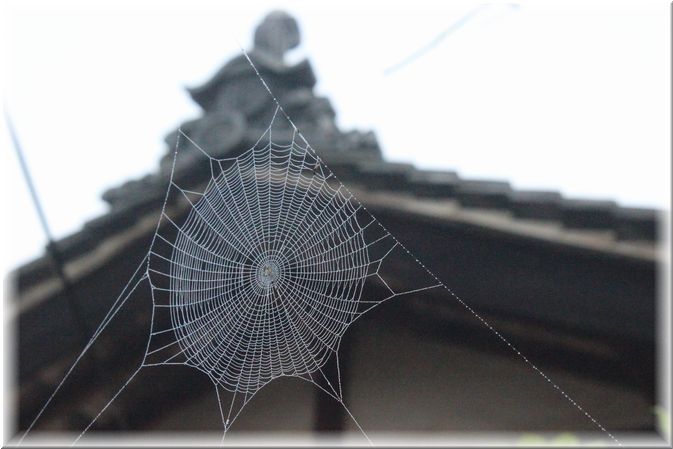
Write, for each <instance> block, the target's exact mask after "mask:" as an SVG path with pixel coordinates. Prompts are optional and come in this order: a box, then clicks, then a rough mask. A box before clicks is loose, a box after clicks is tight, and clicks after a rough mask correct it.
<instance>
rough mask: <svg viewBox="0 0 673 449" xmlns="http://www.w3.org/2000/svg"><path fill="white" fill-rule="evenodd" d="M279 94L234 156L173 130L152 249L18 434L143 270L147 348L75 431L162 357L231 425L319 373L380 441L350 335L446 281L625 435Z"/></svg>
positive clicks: (319, 380) (319, 382) (321, 384)
mask: <svg viewBox="0 0 673 449" xmlns="http://www.w3.org/2000/svg"><path fill="white" fill-rule="evenodd" d="M242 51H243V53H244V55H246V56H247V53H245V50H243V49H242ZM248 61H249V62H250V64H251V65H252V67H253V68H255V66H254V64H253V63H252V61H251V60H250V59H249V58H248ZM255 71H256V68H255ZM257 75H258V76H259V79H260V82H261V83H262V84H263V85H264V86H265V87H266V89H267V90H268V91H269V94H270V95H271V96H272V97H273V93H272V92H271V90H270V89H269V87H268V85H267V84H266V83H265V82H264V80H263V78H262V77H261V76H260V75H259V72H257ZM273 99H274V101H275V102H276V105H277V107H276V109H275V113H274V115H273V119H272V120H271V123H270V125H269V127H268V128H267V129H266V130H265V132H264V133H263V134H262V136H261V137H260V139H259V140H258V141H257V142H256V144H255V145H253V146H252V147H251V148H250V149H249V150H248V151H246V152H244V153H243V154H241V155H240V156H238V157H235V158H220V159H218V158H215V157H212V156H211V155H210V154H209V153H208V152H207V149H204V148H201V147H200V146H199V145H197V144H196V143H195V142H194V141H192V140H191V139H190V138H189V137H188V136H187V135H185V134H184V133H182V132H181V131H180V132H179V133H178V142H177V144H176V148H175V155H174V162H173V169H172V171H171V176H170V184H169V188H168V191H167V194H166V199H165V201H164V204H163V206H162V210H161V218H160V220H159V222H158V223H157V228H156V232H155V234H154V237H153V240H152V244H151V247H150V250H149V252H148V254H147V255H146V257H145V258H144V259H143V260H142V261H141V263H140V265H139V266H138V268H137V269H136V272H135V273H134V274H133V276H132V277H131V279H130V280H129V282H128V283H127V285H126V286H125V287H124V289H123V290H122V292H121V294H120V295H119V297H118V298H117V300H116V301H115V302H114V303H113V305H112V307H111V308H110V310H109V312H108V313H107V315H106V316H105V317H104V319H103V320H102V322H101V323H100V325H99V327H98V328H97V329H96V331H95V332H94V334H93V336H92V338H91V340H90V341H89V343H88V344H87V345H86V346H85V348H84V349H83V351H82V352H81V353H80V354H79V356H78V357H77V358H76V360H75V362H74V363H73V364H72V365H71V367H70V368H69V369H68V371H67V372H66V374H65V376H64V377H63V379H62V380H61V382H60V383H59V384H58V385H57V387H56V389H55V390H54V392H53V393H52V395H51V396H50V397H49V398H48V400H47V401H46V402H45V404H44V405H43V407H42V408H41V410H40V411H39V412H38V414H37V416H36V417H35V418H34V420H33V421H32V422H31V424H30V425H29V427H28V429H27V430H26V431H25V432H24V434H23V435H22V437H21V438H20V440H19V442H18V444H21V443H22V442H23V440H24V438H25V437H26V436H27V435H28V434H29V433H30V431H31V430H32V428H33V427H34V425H35V424H36V422H37V421H38V420H39V419H40V417H41V416H42V415H43V413H44V412H45V410H46V409H47V407H48V406H49V404H50V403H51V402H52V400H53V398H54V397H55V395H56V394H57V393H58V391H59V390H60V389H61V387H62V386H63V384H64V383H65V381H66V380H67V379H68V377H69V376H70V375H71V373H72V372H73V370H74V369H75V367H76V366H77V365H78V363H79V362H80V360H81V359H82V358H83V356H84V355H85V354H86V353H87V352H88V351H89V349H90V348H91V346H92V345H93V344H94V343H95V341H96V340H97V338H98V337H99V336H100V334H101V333H102V332H103V331H104V330H105V328H106V327H107V325H108V324H109V323H110V322H111V321H112V319H113V318H114V317H115V315H116V314H117V313H118V312H119V310H120V309H121V308H122V307H123V306H124V305H125V304H126V302H127V301H128V299H129V298H130V297H131V296H132V295H133V294H134V292H135V291H136V290H137V289H138V287H139V286H140V285H141V284H142V283H143V282H147V283H148V284H149V285H150V287H151V289H150V290H151V294H152V301H153V311H152V324H151V329H150V335H149V339H148V343H147V348H146V351H145V354H144V356H143V361H142V363H141V364H140V366H138V367H137V369H136V370H135V371H134V372H133V373H132V374H131V375H130V377H129V378H128V379H127V380H126V381H125V383H124V384H123V385H122V386H121V387H120V388H119V390H117V392H116V393H115V394H114V395H113V396H112V398H111V399H110V400H109V401H108V402H107V403H106V404H105V405H104V406H103V407H102V409H101V410H100V411H99V412H98V414H97V415H96V416H95V417H94V418H93V419H92V421H91V422H90V423H89V425H88V426H87V427H86V428H85V429H84V430H83V431H82V432H81V433H80V434H79V436H78V437H77V438H76V440H75V441H74V443H73V444H76V443H77V442H78V441H79V440H80V439H81V438H82V436H83V435H84V434H85V433H86V432H87V431H88V430H89V429H90V428H91V427H92V426H93V425H94V424H95V422H96V421H97V420H98V418H99V417H100V416H101V415H102V414H103V413H104V412H105V410H106V409H107V408H108V407H109V406H110V405H111V404H112V403H113V402H114V400H115V399H116V398H117V397H118V396H119V395H120V394H121V393H122V391H124V389H125V388H126V386H128V384H129V383H130V382H131V381H132V380H133V379H134V378H135V376H136V375H137V374H138V373H139V372H140V371H141V370H142V369H143V368H145V367H149V366H163V365H186V366H190V367H194V368H196V369H198V370H200V371H201V372H203V373H204V374H205V375H207V376H208V378H209V379H210V380H211V382H212V383H213V385H214V387H215V391H216V395H217V400H218V404H219V411H220V413H221V417H222V424H223V428H224V432H223V437H222V438H223V439H224V436H226V433H227V431H228V430H229V429H230V428H231V426H232V424H233V423H234V421H235V420H236V418H237V417H238V416H239V415H240V413H241V412H242V410H243V409H244V407H245V406H246V405H247V404H248V403H249V402H250V400H251V399H252V398H253V397H254V396H255V394H256V393H257V392H258V391H259V390H260V389H262V388H263V387H264V386H265V385H267V384H269V383H270V382H271V381H272V380H274V379H276V378H279V377H283V376H285V377H295V378H299V379H303V380H306V381H308V382H311V383H313V384H314V385H316V386H317V387H318V388H319V389H321V390H322V391H323V392H325V393H326V394H328V395H329V396H331V397H332V398H334V399H335V400H336V401H337V402H339V403H340V404H341V405H342V406H343V407H344V410H345V411H346V412H347V413H348V415H349V416H350V417H351V418H352V419H353V421H354V423H355V424H356V425H357V427H358V428H359V429H360V431H361V432H362V434H363V435H364V436H365V438H367V440H368V441H369V442H370V443H371V441H370V440H369V437H368V436H367V434H366V432H365V431H364V430H363V429H362V427H361V426H360V424H359V423H358V421H357V420H356V419H355V417H354V416H353V414H352V413H351V412H350V410H349V409H348V408H347V407H346V404H345V402H344V397H343V392H342V386H341V371H340V368H339V357H338V352H339V345H340V342H341V339H342V337H343V335H344V333H345V332H346V330H347V329H348V328H349V327H350V325H351V324H353V323H354V322H355V321H356V320H357V319H358V318H359V317H361V316H362V315H363V314H365V313H366V312H368V311H370V310H371V309H373V308H374V307H376V306H378V305H380V304H381V303H383V302H385V301H387V300H389V299H393V298H396V297H399V296H403V295H409V294H413V293H420V292H423V291H426V290H432V289H443V290H444V291H445V292H447V293H448V294H449V295H450V296H451V297H453V298H454V299H455V300H457V301H458V302H459V303H460V304H461V305H462V306H463V307H464V308H465V309H466V310H468V311H469V312H470V313H471V314H472V315H473V316H474V317H475V318H476V319H477V320H478V321H480V322H481V323H482V324H483V325H484V326H486V327H487V328H488V329H489V330H490V331H491V332H492V333H493V334H494V335H495V336H496V337H497V338H498V339H499V340H500V341H501V342H502V343H503V344H505V346H507V347H508V348H510V349H511V350H512V351H513V352H514V353H515V354H516V355H517V356H518V357H519V358H521V359H522V361H524V362H525V363H526V364H527V365H528V366H529V367H530V368H532V369H533V371H535V372H536V373H537V374H538V375H540V376H541V377H542V378H543V379H544V380H545V381H546V382H548V383H549V384H550V385H551V386H552V387H553V388H554V389H556V390H557V391H558V392H559V393H560V394H561V396H562V397H563V398H564V399H566V400H567V401H568V402H569V403H570V404H571V405H572V406H574V407H575V408H576V409H577V410H578V411H579V412H580V413H582V414H583V415H584V416H585V417H586V418H587V419H589V420H590V421H591V422H592V423H593V424H594V425H595V426H596V427H597V428H598V429H599V430H601V431H602V432H603V433H604V434H605V435H607V436H608V437H609V438H610V439H611V440H612V441H613V442H614V443H615V444H617V445H621V443H620V442H619V440H617V438H615V437H614V436H613V435H612V434H611V433H610V432H609V431H608V430H606V429H605V428H604V427H603V426H602V425H601V424H600V423H599V422H598V421H597V420H596V419H595V418H594V417H593V416H591V415H590V414H589V413H588V412H587V411H586V410H584V409H583V408H582V407H581V406H580V405H579V404H578V403H577V402H576V401H575V400H574V399H572V398H571V397H570V396H569V395H568V394H566V393H565V392H564V391H563V390H562V389H561V388H560V387H559V386H558V385H557V384H556V383H554V382H553V381H552V380H551V379H550V378H549V377H548V376H547V375H546V374H545V373H544V372H543V371H541V370H540V369H539V368H538V367H537V366H536V365H535V364H533V363H532V362H531V361H530V360H529V359H528V358H527V357H526V356H525V355H523V354H522V353H521V352H520V351H519V350H518V349H517V348H516V347H515V346H513V345H512V344H511V343H510V342H509V340H507V339H506V338H505V337H504V336H503V335H502V334H500V333H499V332H498V331H497V330H496V329H495V328H493V327H492V326H491V325H490V324H489V323H488V322H487V321H486V320H485V319H484V318H483V317H482V316H481V315H479V314H478V313H477V312H476V311H475V310H474V309H472V308H471V307H470V306H469V305H468V304H467V303H466V302H464V301H463V300H462V299H461V298H460V297H458V296H457V295H456V294H455V293H454V292H453V291H452V290H450V289H449V288H448V287H447V286H446V285H445V284H444V283H442V282H441V281H440V280H439V279H438V278H437V276H436V275H435V274H434V273H433V272H432V271H430V270H429V269H428V268H427V267H426V266H425V265H424V264H423V263H422V262H421V261H420V260H419V259H418V258H416V257H415V256H414V255H413V254H412V253H411V252H410V251H409V250H408V249H407V248H406V247H405V246H404V245H403V244H402V243H401V242H400V241H399V240H397V238H396V237H395V236H394V235H392V234H391V233H390V232H388V230H387V229H386V228H385V226H384V225H383V224H381V223H380V222H379V221H378V220H377V219H376V218H375V217H374V216H373V215H372V214H371V213H370V212H369V211H368V210H367V209H366V207H365V206H364V205H363V204H362V203H360V202H359V201H358V200H357V199H356V198H355V197H354V196H353V194H352V193H351V192H350V191H349V190H348V188H347V187H345V186H344V185H343V184H342V183H341V182H340V181H339V180H338V179H337V178H336V176H335V175H334V174H333V173H332V172H331V171H330V170H329V169H328V168H327V166H326V165H325V164H324V162H323V161H322V160H321V159H320V157H319V156H318V154H317V153H316V152H315V150H314V149H313V148H311V146H310V145H309V143H308V142H307V140H306V139H305V138H304V136H303V135H302V134H301V132H300V131H299V130H298V128H297V127H296V126H295V125H294V123H293V122H292V120H291V119H290V117H289V116H288V115H287V114H286V113H285V111H284V110H283V108H282V106H281V105H280V104H279V103H278V101H277V100H276V98H275V97H273ZM288 125H289V126H288ZM288 129H289V130H290V132H291V135H288V133H287V130H288ZM275 133H279V134H280V135H281V138H280V139H277V142H278V141H284V142H286V143H276V142H274V140H273V137H274V135H275ZM182 152H186V153H191V154H192V155H197V156H199V157H201V158H202V161H203V163H204V165H206V166H208V167H209V169H210V179H209V181H208V183H207V185H206V186H205V188H202V189H201V190H198V189H196V190H192V189H191V186H190V188H186V187H184V186H183V187H181V182H179V180H178V179H176V178H177V176H176V170H175V162H176V160H177V157H178V153H182ZM176 204H182V205H183V206H186V208H187V210H188V213H187V214H186V217H185V218H184V219H182V220H180V219H176V218H175V217H173V216H172V214H171V213H169V209H171V208H172V207H173V206H174V205H176ZM176 220H177V221H176ZM393 259H394V260H395V262H394V263H393V262H389V261H390V260H393ZM404 262H408V263H409V265H408V266H407V268H408V273H407V274H406V276H405V275H404V273H400V271H399V269H397V270H395V269H393V268H392V267H393V266H394V265H399V264H401V263H404ZM405 285H414V286H415V288H413V289H405V288H404V287H403V286H405ZM365 292H366V294H364V293H365ZM328 366H334V367H335V368H336V369H335V370H333V371H335V372H336V376H334V375H328V374H326V369H327V367H328Z"/></svg>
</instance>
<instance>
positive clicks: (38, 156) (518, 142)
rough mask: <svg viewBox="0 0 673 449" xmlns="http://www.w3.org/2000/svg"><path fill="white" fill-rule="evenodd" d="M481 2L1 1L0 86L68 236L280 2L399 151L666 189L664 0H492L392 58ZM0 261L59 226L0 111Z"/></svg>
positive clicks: (602, 189) (143, 165)
mask: <svg viewBox="0 0 673 449" xmlns="http://www.w3.org/2000/svg"><path fill="white" fill-rule="evenodd" d="M480 4H483V2H447V1H435V2H432V1H425V0H413V1H406V2H392V1H387V2H365V1H363V0H359V1H346V0H340V1H334V2H326V1H321V2H317V1H285V2H267V1H246V2H243V1H240V2H223V1H219V0H218V1H205V0H180V1H177V0H172V1H168V0H163V1H160V0H156V1H147V0H146V1H138V0H134V1H132V0H114V1H112V0H103V1H91V0H87V1H85V0H81V1H36V0H14V1H5V2H4V5H3V11H2V14H3V22H4V23H3V24H2V30H3V31H2V41H3V42H4V43H5V50H6V51H5V52H4V58H3V59H4V60H3V62H4V63H5V70H4V81H5V82H4V86H5V89H4V94H5V102H6V105H7V106H8V108H9V110H10V111H11V114H12V117H13V120H14V123H15V126H16V128H17V131H18V133H19V136H20V139H21V141H22V144H23V147H24V151H25V155H26V158H27V160H28V163H29V165H30V168H31V170H32V172H33V177H34V179H35V183H36V186H37V189H38V191H39V194H40V196H41V198H42V201H43V205H44V208H45V210H46V214H47V217H48V219H49V222H50V224H51V227H52V228H53V231H54V233H55V234H56V235H57V236H64V235H67V234H68V233H70V232H73V231H76V230H77V229H78V228H79V227H80V226H81V224H82V223H83V222H84V221H85V220H87V219H90V218H93V217H95V216H97V215H100V214H102V213H103V212H104V211H105V205H104V203H103V202H102V200H100V195H101V193H102V192H103V191H104V190H105V189H106V188H109V187H112V186H115V185H118V184H120V183H121V182H123V181H125V180H128V179H130V178H134V177H139V176H142V175H144V174H146V173H148V172H150V171H153V170H155V169H156V168H157V164H158V160H159V158H160V156H161V155H162V154H163V153H164V151H165V148H164V144H163V137H164V135H165V134H166V133H167V132H169V131H171V130H172V129H174V128H175V127H176V126H177V125H178V124H179V123H180V122H182V121H184V120H186V119H190V118H193V117H195V116H196V115H197V114H198V112H199V111H198V108H197V107H196V106H195V105H194V104H193V103H192V102H191V100H190V99H189V97H188V95H187V94H186V93H185V91H184V89H183V87H184V86H194V85H198V84H200V83H202V82H204V81H206V80H207V79H208V78H209V77H210V76H211V75H212V74H213V72H214V71H215V70H216V69H218V68H219V67H220V66H221V65H222V64H223V63H224V62H225V61H227V60H228V59H229V58H231V57H233V56H235V55H236V54H237V51H238V44H237V42H236V41H237V40H238V41H239V42H241V43H242V44H243V45H244V46H246V47H247V46H248V43H249V42H250V37H251V32H252V29H253V27H254V26H255V25H256V24H257V23H258V21H259V20H260V18H261V17H262V16H263V15H264V14H265V13H266V12H268V11H269V10H271V9H276V8H282V9H285V10H287V11H288V12H290V13H291V14H293V15H295V16H296V17H297V19H298V20H299V23H300V28H301V31H302V38H303V42H304V44H303V46H302V47H301V48H300V49H299V50H298V55H293V56H295V57H299V56H301V55H306V56H308V57H309V58H310V60H311V62H312V63H313V67H314V69H315V71H316V74H317V77H318V80H319V84H318V86H317V91H318V93H319V94H322V95H326V96H328V97H329V98H330V99H331V100H332V102H333V105H334V106H335V108H336V110H337V113H338V121H339V124H340V125H341V126H342V127H343V128H345V129H348V128H360V129H373V130H375V131H376V133H377V135H378V137H379V141H380V143H381V144H382V146H383V149H384V152H385V155H386V157H387V158H388V159H389V160H395V161H398V160H399V161H406V162H413V163H415V164H416V165H417V166H419V167H441V168H446V169H454V170H457V171H458V172H459V173H460V174H461V175H463V176H464V177H480V178H489V179H504V180H508V181H510V182H512V183H513V185H514V186H515V187H517V188H541V189H552V190H560V191H561V192H563V193H564V194H566V195H568V196H574V197H588V198H600V199H615V200H617V201H618V202H619V203H620V204H623V205H635V206H654V207H659V208H668V205H669V203H670V196H669V195H670V194H669V180H670V151H669V146H670V142H669V133H670V130H669V120H670V115H669V99H670V91H669V80H670V71H669V70H670V60H669V54H670V48H669V43H670V34H669V26H670V24H669V17H670V5H669V3H668V2H667V1H656V2H652V1H644V0H634V1H631V2H617V1H603V2H596V1H559V2H549V1H520V2H518V3H517V4H518V5H519V7H518V8H512V7H511V6H507V5H508V3H504V2H503V3H498V2H493V3H492V4H491V6H490V7H487V8H484V9H482V10H481V11H482V12H481V13H480V14H477V15H475V16H474V20H473V21H471V22H469V23H467V24H465V25H464V26H463V27H462V28H460V29H458V30H456V31H455V32H454V33H452V34H450V35H449V36H448V37H447V38H446V39H444V40H443V41H442V42H441V43H440V44H439V45H437V46H436V47H434V48H433V49H432V50H430V51H428V52H427V53H426V54H424V55H423V56H422V57H420V58H418V59H417V60H416V61H415V62H414V63H412V64H410V65H408V66H406V67H404V68H402V69H400V70H398V71H397V72H394V73H393V74H391V75H389V76H384V74H383V72H384V70H385V69H386V68H388V67H390V66H391V65H394V64H395V63H398V62H400V61H401V60H403V59H405V58H406V57H407V56H409V55H410V54H412V53H413V52H414V51H415V50H417V49H418V48H420V47H423V46H424V45H426V44H428V43H429V42H431V41H432V40H433V39H434V38H435V37H437V36H438V35H439V34H440V33H442V31H444V30H446V29H447V28H449V27H450V26H451V25H452V24H453V23H455V22H456V21H458V20H460V19H461V18H462V17H464V16H465V15H466V14H467V13H469V12H470V11H472V10H474V8H475V7H476V6H478V5H480ZM1 130H2V135H1V136H0V137H1V138H2V147H3V151H2V163H1V165H2V170H3V173H2V177H3V179H4V181H5V186H4V191H5V192H6V200H5V206H4V207H3V213H4V214H6V215H5V216H4V217H3V219H2V220H1V222H2V223H3V225H4V226H5V227H6V230H5V232H4V233H3V236H4V242H3V249H2V253H3V261H2V267H3V268H4V270H6V269H8V268H10V267H12V266H14V265H16V264H17V263H19V262H21V261H25V260H28V259H30V258H32V257H34V256H35V255H37V254H38V253H39V252H40V251H42V248H43V245H44V243H45V239H44V237H43V234H42V231H41V229H40V227H39V223H38V221H37V217H36V215H35V212H34V210H33V206H32V204H31V203H30V198H29V196H28V193H27V188H26V186H25V183H24V181H23V179H22V178H21V174H20V171H19V165H18V162H17V160H16V158H15V156H14V154H13V152H12V151H11V147H10V146H9V143H8V140H7V136H6V133H5V129H4V124H3V125H2V128H1Z"/></svg>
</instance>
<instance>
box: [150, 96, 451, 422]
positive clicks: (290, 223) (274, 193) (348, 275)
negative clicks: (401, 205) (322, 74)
mask: <svg viewBox="0 0 673 449" xmlns="http://www.w3.org/2000/svg"><path fill="white" fill-rule="evenodd" d="M278 112H279V108H276V111H275V113H274V116H273V119H272V121H271V124H270V125H269V127H268V128H267V129H266V131H265V132H264V134H263V135H262V136H261V137H260V139H259V141H258V142H257V143H256V144H255V145H254V146H253V147H252V148H250V149H249V150H248V151H246V152H245V153H243V154H242V155H240V156H238V157H236V158H224V159H218V158H214V157H212V156H210V155H209V153H208V152H207V151H206V149H204V148H201V147H200V146H198V145H197V144H196V143H195V142H194V141H193V140H191V139H190V138H189V137H188V136H187V135H185V134H183V133H180V135H181V139H182V142H183V143H182V144H179V146H180V147H181V148H180V150H179V151H197V152H199V153H201V155H202V156H203V157H204V158H205V159H206V162H207V163H208V165H209V168H210V180H209V182H208V183H207V185H206V187H205V188H204V189H203V190H202V191H200V192H196V191H193V190H188V189H185V188H183V187H181V186H180V185H179V184H178V183H176V182H175V181H174V180H171V183H170V189H169V196H168V198H169V203H170V202H172V201H173V198H174V197H175V198H174V199H175V201H182V202H185V203H186V204H187V205H188V208H189V213H188V215H187V217H186V218H185V220H184V221H183V222H182V223H176V222H175V221H174V218H171V217H170V216H169V215H168V214H167V213H166V212H165V211H164V212H163V213H162V221H165V222H166V226H165V229H162V230H161V231H159V232H157V234H156V237H155V240H154V243H153V245H152V249H151V250H150V254H149V263H148V268H147V273H148V279H149V282H150V285H151V286H152V294H153V301H154V316H153V325H152V331H151V336H150V341H149V344H148V348H147V352H146V355H145V361H144V362H143V366H156V365H171V364H183V365H187V366H191V367H194V368H196V369H198V370H200V371H202V372H203V373H205V374H206V375H207V376H208V377H209V378H210V380H211V381H212V382H213V384H214V385H215V387H216V391H217V394H218V399H219V402H220V407H221V411H222V418H223V424H224V427H225V432H226V431H227V430H228V429H229V427H230V426H231V425H232V424H233V422H234V421H235V419H236V417H237V416H238V414H239V413H240V412H241V411H242V409H243V407H244V406H245V405H246V404H247V403H248V402H249V401H250V400H251V399H252V397H253V396H254V395H255V393H256V392H257V391H259V390H260V389H261V388H262V387H264V386H265V385H267V384H268V383H269V382H271V381H272V380H274V379H276V378H278V377H281V376H289V377H298V378H301V379H304V380H307V381H309V382H312V383H314V384H315V385H316V386H318V387H319V388H321V389H322V390H323V391H325V392H326V393H327V394H329V395H330V396H332V397H333V398H334V399H335V400H337V401H338V402H339V403H341V404H342V405H344V407H345V404H344V399H343V394H342V389H341V379H340V370H338V351H339V344H340V342H341V338H342V337H343V335H344V333H345V332H346V330H347V329H348V328H349V326H350V325H351V324H352V323H353V322H354V321H355V320H357V319H358V318H359V317H360V316H362V314H364V313H366V312H367V311H369V310H371V309H372V308H373V307H375V306H377V305H379V304H380V303H382V302H383V301H386V300H388V299H392V298H395V297H397V296H401V295H405V294H409V293H412V292H419V291H423V290H428V289H432V288H439V287H441V284H440V283H439V282H437V281H436V280H434V279H432V278H431V277H430V276H428V275H427V274H426V275H425V284H423V283H422V281H421V282H420V283H419V285H421V286H420V287H417V288H414V289H413V290H404V291H396V290H394V289H393V288H391V287H390V285H389V283H388V282H386V280H385V278H384V276H383V275H382V269H383V265H384V262H385V261H386V258H388V256H390V255H391V254H393V253H394V252H395V251H396V250H398V251H401V248H400V247H399V246H398V242H397V241H396V240H395V238H394V237H393V236H392V235H391V234H390V233H389V232H388V231H387V230H385V228H383V227H382V226H381V225H380V224H379V222H378V221H376V220H375V219H374V217H373V216H372V215H371V214H369V213H368V212H367V211H366V209H365V208H364V206H363V205H362V204H361V203H359V202H357V201H356V200H355V198H354V196H353V195H352V194H351V193H350V192H349V191H348V190H347V189H346V188H345V187H344V185H343V184H341V183H339V182H338V181H337V180H336V177H335V176H334V174H333V173H332V172H330V171H329V169H328V168H327V167H326V166H325V164H324V163H322V161H321V160H320V159H319V158H318V157H317V156H316V155H315V153H314V152H312V151H311V150H310V147H309V146H308V144H307V143H306V142H303V141H302V139H301V137H300V136H299V135H298V133H297V130H296V129H295V130H293V131H292V136H291V138H290V142H289V143H288V144H278V143H275V142H274V141H273V138H272V136H273V131H274V129H280V130H283V129H288V128H290V126H289V125H288V124H287V122H286V121H285V120H284V119H282V118H279V114H278ZM290 129H291V128H290ZM186 147H189V148H186ZM420 274H421V275H422V274H423V273H420ZM366 284H367V285H366ZM373 284H375V285H376V286H378V288H374V285H373ZM381 287H383V288H381ZM364 290H366V291H367V292H370V291H371V292H379V293H378V295H380V297H373V296H371V294H370V295H367V297H366V298H365V297H363V295H362V293H363V291H364ZM380 292H382V293H380ZM330 360H333V361H334V363H336V365H337V377H336V378H330V377H331V376H328V375H326V374H325V371H324V367H325V365H326V364H327V363H328V362H329V361H330ZM222 393H230V394H229V395H228V396H229V397H230V398H229V400H228V402H227V403H223V401H222V399H221V394H222ZM346 410H347V409H346ZM348 413H349V414H350V412H348ZM356 423H357V421H356Z"/></svg>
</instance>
